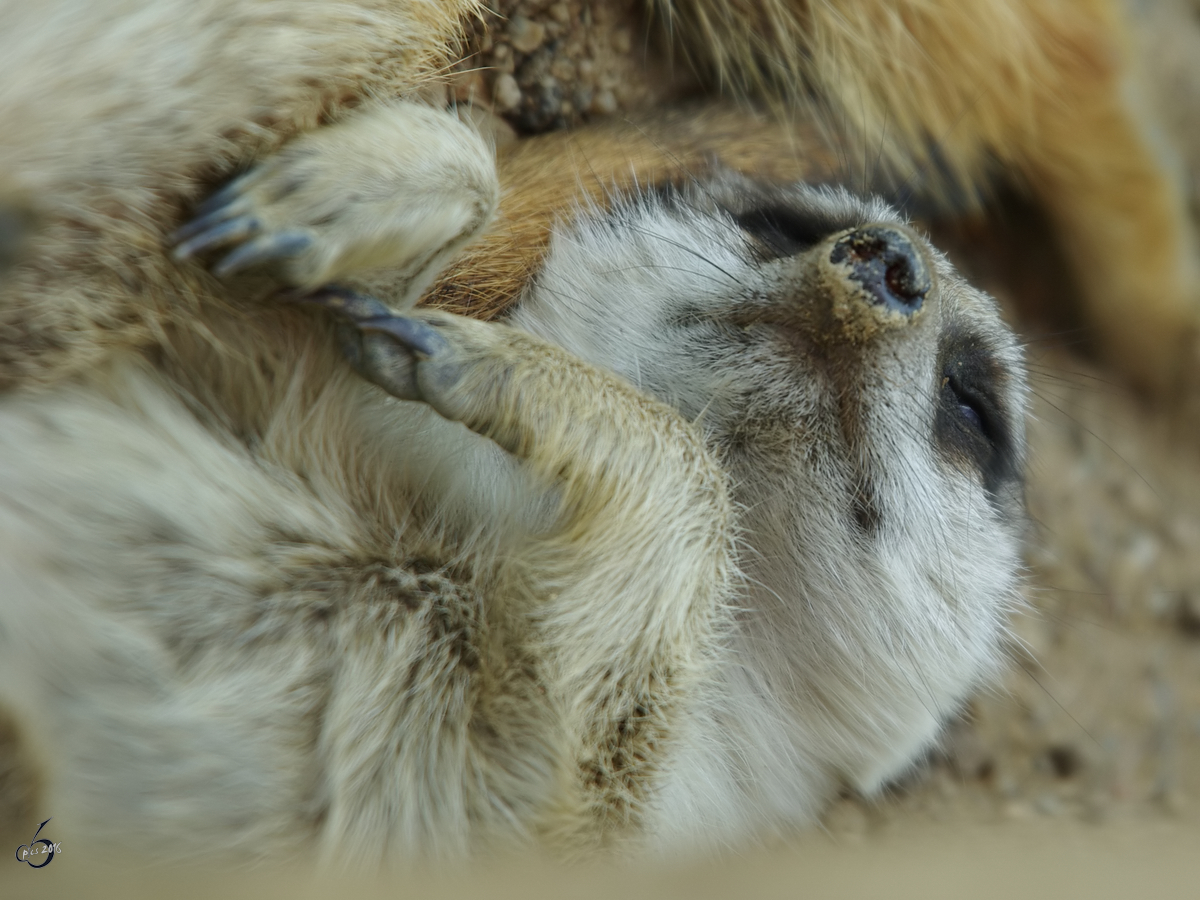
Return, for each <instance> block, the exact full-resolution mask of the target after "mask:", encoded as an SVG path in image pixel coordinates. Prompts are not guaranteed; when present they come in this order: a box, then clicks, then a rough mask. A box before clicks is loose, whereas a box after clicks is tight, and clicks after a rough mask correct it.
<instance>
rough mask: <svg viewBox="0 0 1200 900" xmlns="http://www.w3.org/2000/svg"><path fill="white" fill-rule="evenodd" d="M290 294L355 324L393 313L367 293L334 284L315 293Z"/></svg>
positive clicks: (301, 301)
mask: <svg viewBox="0 0 1200 900" xmlns="http://www.w3.org/2000/svg"><path fill="white" fill-rule="evenodd" d="M291 296H293V297H295V299H296V300H297V301H298V302H300V303H307V304H310V305H312V306H319V307H321V308H322V309H327V310H329V311H330V312H331V313H334V314H335V315H337V316H339V317H340V318H342V319H345V320H346V321H348V322H351V323H353V324H355V325H357V324H358V323H359V322H362V321H365V320H367V319H382V318H386V317H388V316H392V315H395V314H394V313H393V312H392V311H391V310H390V309H388V308H387V306H385V305H384V304H383V303H382V302H381V301H379V300H376V299H375V298H374V297H372V296H370V295H369V294H359V293H356V292H355V291H351V290H347V289H346V288H340V287H337V286H336V285H328V286H326V287H323V288H321V289H320V290H319V291H317V292H316V293H311V294H301V295H295V294H293V295H291Z"/></svg>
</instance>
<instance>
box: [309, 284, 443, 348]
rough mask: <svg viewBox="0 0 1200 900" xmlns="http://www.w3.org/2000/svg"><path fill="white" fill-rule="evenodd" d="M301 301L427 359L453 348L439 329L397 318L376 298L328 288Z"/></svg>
mask: <svg viewBox="0 0 1200 900" xmlns="http://www.w3.org/2000/svg"><path fill="white" fill-rule="evenodd" d="M301 302H303V303H309V304H313V305H315V306H320V307H323V308H325V309H328V310H329V311H330V312H333V313H334V314H336V315H337V316H339V317H340V318H342V319H345V320H346V321H348V322H350V323H351V324H353V325H354V326H355V327H357V328H358V330H359V331H361V332H374V333H377V334H386V335H387V336H388V337H390V338H392V339H393V340H395V341H397V342H398V343H400V344H401V345H402V346H404V347H405V348H406V349H407V350H409V351H411V352H413V353H419V354H420V355H421V356H424V357H431V356H436V355H437V354H438V353H440V352H442V351H444V350H445V349H446V348H447V347H448V346H449V345H448V344H447V343H446V339H445V338H444V337H442V336H441V335H440V334H438V331H437V329H436V328H434V327H433V326H431V325H426V324H425V323H424V322H421V321H419V320H417V319H410V318H408V317H406V316H397V315H396V314H395V313H393V312H392V311H391V310H390V309H388V308H387V307H386V306H384V305H383V304H382V303H381V302H379V301H378V300H376V299H375V298H374V297H370V296H368V295H366V294H356V293H355V292H354V291H348V290H344V289H342V288H327V289H324V290H322V291H321V292H320V293H319V294H312V295H309V296H306V297H303V298H301Z"/></svg>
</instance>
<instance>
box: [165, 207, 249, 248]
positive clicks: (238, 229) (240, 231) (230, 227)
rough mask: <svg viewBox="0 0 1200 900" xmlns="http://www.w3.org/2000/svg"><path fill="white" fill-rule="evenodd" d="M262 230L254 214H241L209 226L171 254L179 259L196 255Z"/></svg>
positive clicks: (243, 238)
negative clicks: (238, 216)
mask: <svg viewBox="0 0 1200 900" xmlns="http://www.w3.org/2000/svg"><path fill="white" fill-rule="evenodd" d="M222 212H223V211H222ZM215 215H216V214H214V216H215ZM221 218H223V217H221ZM220 220H221V219H220V218H218V219H215V220H214V221H220ZM193 224H195V223H193ZM207 224H208V223H205V226H206V225H207ZM185 227H188V226H185ZM202 227H204V226H202ZM261 230H262V223H261V222H260V221H259V220H258V219H256V218H255V217H254V216H241V217H240V218H236V219H232V220H230V221H228V222H223V223H222V224H219V225H216V226H215V227H212V228H209V229H208V230H207V231H202V232H201V233H200V234H198V235H196V236H195V237H193V238H192V239H191V240H187V241H184V242H183V243H182V244H180V245H179V246H178V247H176V248H175V250H174V251H173V252H172V254H171V255H172V256H174V257H175V259H178V260H184V259H188V258H190V257H192V256H195V255H196V254H197V253H200V252H202V251H204V250H208V249H210V248H212V247H220V246H223V245H225V244H231V243H233V242H234V241H241V240H245V239H246V238H248V237H253V236H254V235H256V234H258V233H259V231H261Z"/></svg>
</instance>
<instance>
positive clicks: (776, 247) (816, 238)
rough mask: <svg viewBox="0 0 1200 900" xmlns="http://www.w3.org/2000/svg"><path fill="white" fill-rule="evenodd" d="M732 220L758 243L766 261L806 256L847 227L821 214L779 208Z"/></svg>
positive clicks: (757, 209) (759, 208)
mask: <svg viewBox="0 0 1200 900" xmlns="http://www.w3.org/2000/svg"><path fill="white" fill-rule="evenodd" d="M733 220H734V221H735V222H737V224H738V225H739V226H740V227H741V228H742V230H743V231H745V232H746V233H747V234H750V235H751V236H753V237H754V238H756V239H757V240H758V242H759V244H760V245H761V246H762V248H763V250H764V251H765V253H764V258H766V259H781V258H783V257H786V256H795V255H796V254H798V253H803V252H804V251H805V250H807V249H809V248H810V247H814V246H816V245H817V244H819V243H821V241H823V240H825V238H827V237H829V235H831V234H834V233H836V232H838V231H842V230H844V229H845V228H846V227H848V226H847V224H846V223H844V222H835V221H834V220H833V219H831V218H830V217H828V216H824V215H821V214H819V213H814V212H810V211H806V210H801V209H795V208H793V207H789V206H779V205H771V206H756V207H754V208H752V209H748V210H745V211H744V212H738V213H734V214H733Z"/></svg>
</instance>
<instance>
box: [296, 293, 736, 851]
mask: <svg viewBox="0 0 1200 900" xmlns="http://www.w3.org/2000/svg"><path fill="white" fill-rule="evenodd" d="M314 302H319V303H322V304H323V305H326V306H328V307H329V308H330V309H332V310H333V311H334V312H336V313H337V314H338V315H339V316H340V317H342V319H343V320H344V321H347V322H349V323H351V324H352V326H353V327H354V328H355V329H356V330H357V332H358V333H359V343H358V345H357V347H353V348H352V349H351V351H350V356H351V358H352V362H353V363H354V365H355V367H356V368H357V369H358V370H359V371H360V372H361V373H362V374H364V375H365V376H366V377H367V378H368V379H370V380H371V381H373V382H375V383H376V384H379V385H380V386H382V387H384V388H385V389H386V390H389V391H391V392H393V393H394V394H396V395H397V396H400V397H403V398H407V399H419V400H420V401H421V402H423V403H426V404H428V405H429V406H431V407H432V408H433V409H434V410H436V411H437V412H438V413H439V414H440V415H441V416H443V417H445V418H447V419H450V420H452V421H455V422H460V423H462V424H464V425H466V426H467V428H469V429H471V430H472V431H475V432H476V433H478V434H480V435H483V436H485V437H488V438H490V439H491V440H492V441H494V442H495V443H496V444H498V445H499V446H500V447H501V448H503V449H504V450H506V451H507V452H508V454H511V456H513V457H515V458H516V459H517V460H519V461H520V462H521V463H522V464H523V465H524V467H526V468H527V469H528V470H529V471H530V473H531V474H532V476H533V478H534V482H535V483H540V484H542V485H544V486H545V487H546V489H547V491H548V492H549V493H548V496H551V497H553V498H555V500H556V507H557V509H556V513H555V515H553V516H552V517H551V522H550V524H548V525H547V526H546V527H545V528H544V529H543V530H541V531H540V532H539V533H534V534H531V535H530V536H529V538H528V540H525V541H523V542H522V543H521V544H519V545H518V546H516V547H514V548H513V550H512V551H511V558H509V559H507V560H506V561H504V562H503V563H502V564H501V566H500V569H501V575H500V578H499V581H500V583H501V584H502V585H503V588H502V589H501V591H500V592H499V593H500V595H501V596H500V598H493V602H496V603H505V604H508V605H509V606H510V607H511V609H512V610H513V613H512V614H513V615H516V616H518V617H520V618H521V619H522V620H524V621H525V622H526V624H525V625H524V626H523V627H522V628H521V629H519V630H520V633H521V634H522V637H521V640H520V643H521V644H522V645H523V649H524V651H525V652H526V653H528V655H529V657H530V658H532V659H534V660H536V665H537V667H538V669H539V673H540V674H539V677H540V678H541V679H542V683H543V684H544V686H545V689H546V692H547V694H548V695H549V697H550V698H551V702H552V704H553V705H554V707H555V708H557V709H558V711H559V715H560V716H561V727H562V735H563V739H564V740H565V741H566V742H567V747H566V748H565V749H566V753H568V754H569V756H570V757H571V758H573V762H572V763H571V764H570V767H571V769H572V773H571V774H570V776H569V778H570V780H571V782H572V785H571V787H570V789H569V790H568V791H567V795H568V799H566V800H565V801H564V802H561V803H558V804H556V806H555V808H554V809H553V810H551V811H549V812H548V818H547V821H546V823H545V826H544V827H545V828H546V830H547V831H549V832H550V837H551V838H552V839H555V840H569V838H570V836H571V835H573V834H578V833H579V831H580V830H582V831H583V832H585V833H588V832H592V833H594V829H596V828H601V829H605V826H606V824H608V825H617V824H620V825H627V824H630V823H631V822H636V821H637V820H638V819H639V817H640V812H641V808H642V803H643V802H644V800H645V799H646V796H647V791H648V790H649V788H650V787H651V785H652V784H653V783H654V781H655V779H656V776H657V774H658V773H657V771H656V766H657V765H658V764H660V763H661V762H662V759H663V748H664V747H669V746H670V742H671V740H672V738H673V736H674V732H673V729H674V730H676V731H677V730H678V729H679V728H680V727H681V724H682V723H684V722H686V717H687V713H686V709H687V706H688V698H689V695H690V692H691V690H692V689H693V688H694V685H695V684H696V682H697V680H698V679H701V678H703V677H704V676H705V672H706V666H707V663H708V661H709V659H710V653H711V652H712V651H713V649H714V644H715V635H716V632H717V629H718V628H719V622H720V621H721V617H722V615H723V612H724V607H725V603H726V602H727V600H728V596H729V591H730V581H731V572H732V569H733V563H732V550H733V522H732V519H733V517H732V511H731V507H730V503H729V499H728V494H727V487H726V482H725V476H724V474H723V473H722V471H721V469H720V468H719V466H718V465H717V463H716V462H715V460H714V459H713V458H712V457H711V455H710V453H709V451H708V450H707V448H706V446H705V443H704V441H703V438H702V437H701V435H700V434H699V433H698V432H697V430H696V429H695V428H694V427H693V426H692V425H691V424H689V423H688V422H686V421H684V420H683V419H682V418H681V417H680V416H679V414H678V413H677V412H676V411H675V410H673V409H671V408H669V407H667V406H665V405H663V404H660V403H658V402H657V401H654V400H651V399H650V398H648V397H646V396H644V395H642V394H641V393H639V392H638V391H636V390H635V389H634V388H633V387H632V386H630V385H628V384H627V383H625V382H623V381H622V380H621V379H619V378H618V377H616V376H614V375H612V374H610V373H607V372H604V371H602V370H599V369H596V368H594V367H592V366H589V365H587V364H585V363H583V362H581V361H579V360H577V359H575V358H573V357H572V356H570V355H569V354H568V353H566V352H565V351H563V350H561V349H559V348H557V347H555V346H553V345H551V344H548V343H546V342H544V341H542V340H541V339H538V338H535V337H533V336H531V335H528V334H525V333H523V332H519V331H516V330H515V329H512V328H509V327H507V326H503V325H495V324H485V323H481V322H478V321H474V320H470V319H466V318H462V317H459V316H453V315H449V314H446V313H440V312H433V311H420V312H417V313H414V314H413V315H411V316H392V315H390V314H389V313H388V312H387V310H386V307H384V306H383V305H382V304H380V303H378V301H373V300H371V299H370V298H364V297H361V296H358V295H349V294H346V293H338V294H334V295H332V296H329V295H327V296H324V297H319V298H315V300H314ZM614 818H615V819H617V820H618V821H608V822H607V823H606V822H605V821H599V822H598V821H597V819H600V820H612V819H614Z"/></svg>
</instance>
